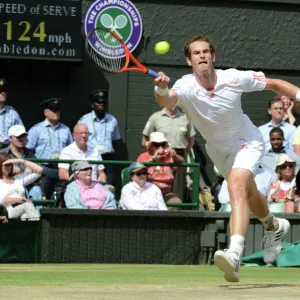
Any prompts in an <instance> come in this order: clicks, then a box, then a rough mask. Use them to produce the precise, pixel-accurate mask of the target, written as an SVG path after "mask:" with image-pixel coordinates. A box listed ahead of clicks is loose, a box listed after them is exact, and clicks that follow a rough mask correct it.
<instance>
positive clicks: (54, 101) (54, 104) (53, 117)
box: [26, 98, 73, 199]
mask: <svg viewBox="0 0 300 300" xmlns="http://www.w3.org/2000/svg"><path fill="white" fill-rule="evenodd" d="M61 103H62V100H61V99H60V98H51V99H47V100H44V101H42V102H41V104H40V105H41V108H42V109H43V112H44V116H45V120H44V121H42V122H40V123H38V124H36V125H34V126H33V127H32V128H30V130H29V131H28V136H27V138H28V143H27V145H26V147H27V148H28V149H31V150H34V151H35V156H36V158H38V159H58V158H59V154H60V152H61V150H62V149H63V148H64V147H66V146H68V145H69V144H71V143H72V142H73V137H72V134H71V131H70V129H69V127H68V126H66V125H65V124H63V123H60V122H59V120H60V110H61ZM44 166H45V167H46V168H47V172H46V175H45V176H43V177H42V178H41V188H42V191H43V194H44V197H45V198H46V199H53V192H54V188H55V187H56V186H57V185H58V184H59V177H58V164H57V162H49V163H45V164H44Z"/></svg>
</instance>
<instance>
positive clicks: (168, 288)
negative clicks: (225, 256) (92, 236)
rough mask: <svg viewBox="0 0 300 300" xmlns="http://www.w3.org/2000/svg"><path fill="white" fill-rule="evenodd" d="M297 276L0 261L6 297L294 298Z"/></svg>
mask: <svg viewBox="0 0 300 300" xmlns="http://www.w3.org/2000/svg"><path fill="white" fill-rule="evenodd" d="M298 274H299V270H298V269H294V268H290V269H286V268H285V269H283V268H266V267H247V268H246V267H245V268H242V269H241V282H240V283H237V284H231V283H228V282H226V281H225V280H224V278H223V275H222V273H221V272H219V270H218V269H217V268H216V267H214V266H169V265H167V266H166V265H114V264H109V265H107V264H55V265H51V264H45V265H42V264H36V265H35V264H32V265H31V264H29V265H18V264H10V265H4V264H3V265H0V286H1V288H2V289H1V291H2V293H1V295H2V296H3V295H5V300H19V299H22V300H35V299H37V300H40V299H47V300H48V299H49V300H66V299H67V300H73V299H74V300H77V299H78V300H79V299H80V300H83V299H84V300H85V299H87V300H98V299H101V300H185V299H188V300H190V299H197V300H198V299H205V300H218V299H220V300H221V299H222V300H223V299H230V300H235V299H237V300H240V299H263V300H268V299H270V300H274V299H276V300H277V299H295V300H296V299H299V294H300V287H299V284H298V282H299V275H298ZM2 298H3V299H4V297H2ZM2 298H1V299H2Z"/></svg>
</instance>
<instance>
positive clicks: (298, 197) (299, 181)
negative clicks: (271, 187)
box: [285, 171, 300, 212]
mask: <svg viewBox="0 0 300 300" xmlns="http://www.w3.org/2000/svg"><path fill="white" fill-rule="evenodd" d="M285 201H292V202H294V212H300V171H298V173H297V175H296V178H294V180H293V182H292V188H291V189H290V190H289V191H288V193H287V195H286V200H285Z"/></svg>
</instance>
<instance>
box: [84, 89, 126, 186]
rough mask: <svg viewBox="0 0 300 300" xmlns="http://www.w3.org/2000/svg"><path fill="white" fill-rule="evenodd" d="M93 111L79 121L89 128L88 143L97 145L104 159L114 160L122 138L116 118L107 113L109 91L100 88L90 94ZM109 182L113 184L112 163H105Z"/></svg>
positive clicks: (92, 145) (93, 145)
mask: <svg viewBox="0 0 300 300" xmlns="http://www.w3.org/2000/svg"><path fill="white" fill-rule="evenodd" d="M88 99H89V101H90V102H91V107H92V109H93V110H92V111H91V112H90V113H88V114H86V115H84V116H83V117H82V118H81V119H80V120H79V121H78V123H84V124H86V125H87V127H88V129H89V133H90V135H89V140H88V145H89V146H90V147H96V149H97V150H98V151H99V152H100V154H101V156H102V159H103V160H114V152H115V145H116V142H117V141H118V140H120V132H119V128H118V122H117V120H116V118H115V117H114V116H113V115H111V114H109V113H107V108H108V107H107V106H108V91H107V90H106V89H98V90H95V91H93V92H91V93H90V94H89V96H88ZM105 173H106V176H107V183H108V184H112V179H113V172H112V166H111V165H107V164H106V165H105Z"/></svg>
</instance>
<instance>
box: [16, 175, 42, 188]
mask: <svg viewBox="0 0 300 300" xmlns="http://www.w3.org/2000/svg"><path fill="white" fill-rule="evenodd" d="M40 177H41V174H36V173H24V174H21V175H18V179H16V180H20V181H21V182H22V185H23V186H27V185H30V184H31V183H34V182H35V181H36V180H37V179H39V178H40Z"/></svg>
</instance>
